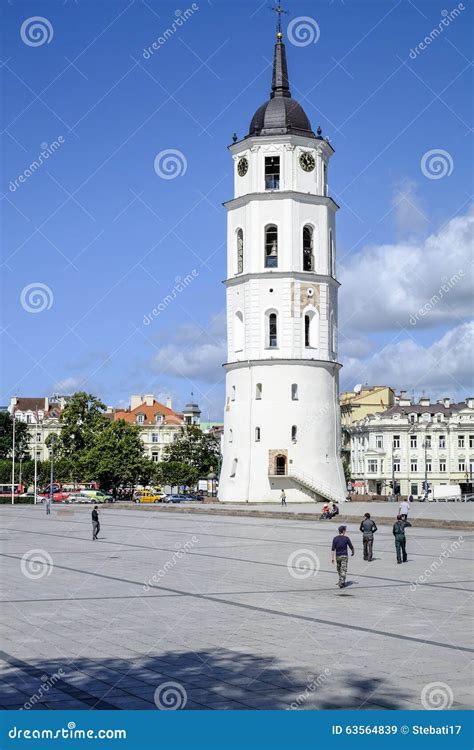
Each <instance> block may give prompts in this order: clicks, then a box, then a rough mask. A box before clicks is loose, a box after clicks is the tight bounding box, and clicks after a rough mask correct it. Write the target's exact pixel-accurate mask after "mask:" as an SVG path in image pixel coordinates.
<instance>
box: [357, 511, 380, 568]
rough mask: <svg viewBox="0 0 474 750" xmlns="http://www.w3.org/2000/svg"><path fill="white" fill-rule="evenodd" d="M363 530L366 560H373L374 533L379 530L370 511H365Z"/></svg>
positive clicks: (361, 527)
mask: <svg viewBox="0 0 474 750" xmlns="http://www.w3.org/2000/svg"><path fill="white" fill-rule="evenodd" d="M360 530H361V531H362V544H363V545H364V560H368V561H369V562H371V561H372V560H373V554H372V551H373V545H374V533H375V532H376V531H377V525H376V523H375V521H372V519H371V517H370V513H365V515H364V518H363V520H362V522H361V524H360Z"/></svg>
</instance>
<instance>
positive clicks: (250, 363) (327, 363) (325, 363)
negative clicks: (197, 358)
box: [222, 357, 342, 371]
mask: <svg viewBox="0 0 474 750" xmlns="http://www.w3.org/2000/svg"><path fill="white" fill-rule="evenodd" d="M260 365H270V366H272V365H291V366H295V365H297V366H299V365H304V366H306V365H307V366H309V367H326V368H327V369H329V370H340V369H341V367H342V365H341V363H340V362H335V361H333V360H330V359H278V358H277V357H274V358H273V357H268V358H263V359H244V360H241V361H235V362H225V363H224V364H223V365H222V367H223V368H224V369H225V370H226V371H228V370H237V369H242V368H244V367H254V366H260Z"/></svg>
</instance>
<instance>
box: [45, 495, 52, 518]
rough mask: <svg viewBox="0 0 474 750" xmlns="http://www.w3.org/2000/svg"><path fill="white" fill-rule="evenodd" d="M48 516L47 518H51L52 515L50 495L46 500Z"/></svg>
mask: <svg viewBox="0 0 474 750" xmlns="http://www.w3.org/2000/svg"><path fill="white" fill-rule="evenodd" d="M46 515H47V516H50V515H51V498H50V496H49V495H48V497H47V498H46Z"/></svg>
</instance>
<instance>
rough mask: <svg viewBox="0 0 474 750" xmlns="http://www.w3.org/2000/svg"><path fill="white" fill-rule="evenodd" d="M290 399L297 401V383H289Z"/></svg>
mask: <svg viewBox="0 0 474 750" xmlns="http://www.w3.org/2000/svg"><path fill="white" fill-rule="evenodd" d="M291 400H292V401H298V383H292V384H291Z"/></svg>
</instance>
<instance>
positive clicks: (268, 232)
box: [265, 224, 278, 268]
mask: <svg viewBox="0 0 474 750" xmlns="http://www.w3.org/2000/svg"><path fill="white" fill-rule="evenodd" d="M277 267H278V228H277V227H276V226H275V224H269V225H268V226H266V227H265V268H277Z"/></svg>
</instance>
